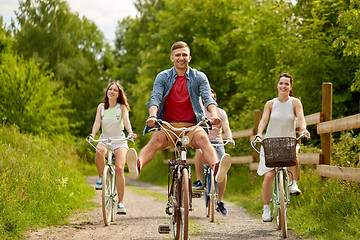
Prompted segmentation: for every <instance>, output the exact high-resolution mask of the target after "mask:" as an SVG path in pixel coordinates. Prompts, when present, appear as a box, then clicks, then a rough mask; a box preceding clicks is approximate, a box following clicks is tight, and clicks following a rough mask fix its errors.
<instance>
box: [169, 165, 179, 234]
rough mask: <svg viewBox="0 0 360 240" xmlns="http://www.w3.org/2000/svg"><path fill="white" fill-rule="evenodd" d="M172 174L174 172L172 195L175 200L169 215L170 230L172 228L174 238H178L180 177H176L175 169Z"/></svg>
mask: <svg viewBox="0 0 360 240" xmlns="http://www.w3.org/2000/svg"><path fill="white" fill-rule="evenodd" d="M173 174H175V176H173V177H174V178H175V181H174V187H173V190H172V191H173V193H172V196H174V199H175V202H174V206H173V213H172V216H171V224H172V230H173V235H174V239H179V237H180V230H181V228H180V227H181V225H180V221H181V218H180V215H181V214H180V202H181V194H179V193H180V191H181V179H179V178H178V177H177V173H175V171H174V172H173Z"/></svg>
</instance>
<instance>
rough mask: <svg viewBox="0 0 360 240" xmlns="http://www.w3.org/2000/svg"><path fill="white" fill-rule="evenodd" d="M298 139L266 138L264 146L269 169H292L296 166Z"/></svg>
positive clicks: (266, 163)
mask: <svg viewBox="0 0 360 240" xmlns="http://www.w3.org/2000/svg"><path fill="white" fill-rule="evenodd" d="M296 143H297V141H296V138H292V137H275V138H265V139H264V140H263V141H262V146H263V147H264V152H265V165H266V166H267V167H291V166H294V165H296Z"/></svg>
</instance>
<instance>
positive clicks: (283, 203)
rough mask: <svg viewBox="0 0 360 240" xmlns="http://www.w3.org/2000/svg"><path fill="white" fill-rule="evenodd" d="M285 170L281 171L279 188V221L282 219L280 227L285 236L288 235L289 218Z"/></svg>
mask: <svg viewBox="0 0 360 240" xmlns="http://www.w3.org/2000/svg"><path fill="white" fill-rule="evenodd" d="M284 183H285V181H284V172H283V171H279V189H280V214H279V221H280V228H281V233H282V236H283V237H284V238H286V237H287V219H286V208H287V202H286V198H285V194H286V192H285V185H284Z"/></svg>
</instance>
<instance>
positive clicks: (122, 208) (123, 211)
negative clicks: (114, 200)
mask: <svg viewBox="0 0 360 240" xmlns="http://www.w3.org/2000/svg"><path fill="white" fill-rule="evenodd" d="M116 213H117V214H124V215H125V214H126V208H125V205H124V203H122V202H120V203H118V204H117V209H116Z"/></svg>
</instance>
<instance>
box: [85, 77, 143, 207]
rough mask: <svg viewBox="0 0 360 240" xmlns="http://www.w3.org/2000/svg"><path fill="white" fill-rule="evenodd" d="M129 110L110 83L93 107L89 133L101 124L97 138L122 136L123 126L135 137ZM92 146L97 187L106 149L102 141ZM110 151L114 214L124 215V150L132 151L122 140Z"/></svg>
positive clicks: (117, 86) (115, 85)
mask: <svg viewBox="0 0 360 240" xmlns="http://www.w3.org/2000/svg"><path fill="white" fill-rule="evenodd" d="M129 110H130V106H129V104H128V102H127V98H126V95H125V92H124V90H123V88H122V86H121V85H120V84H118V83H116V82H112V83H110V84H109V86H108V87H107V89H106V92H105V96H104V102H103V103H100V104H99V106H98V108H97V112H96V118H95V122H94V125H93V128H92V132H91V134H90V135H91V136H92V137H95V135H96V133H97V132H98V131H99V129H100V126H101V130H102V133H101V135H100V138H99V139H107V138H123V137H125V134H124V132H123V130H124V127H125V129H126V131H127V132H128V134H129V135H131V134H132V135H133V138H134V139H135V138H136V134H134V133H133V131H132V128H131V124H130V120H129ZM96 148H97V151H96V155H95V165H96V168H97V171H98V173H99V179H98V181H97V182H96V183H95V188H96V189H97V190H101V189H102V174H103V170H104V167H105V162H104V157H103V156H106V155H107V149H106V148H105V145H104V144H103V143H99V144H98V145H97V147H96ZM112 151H113V153H114V157H115V174H116V189H117V192H118V201H119V202H118V205H117V213H118V214H126V208H125V205H124V203H123V198H124V191H125V176H124V167H125V161H126V154H127V152H128V151H135V150H134V149H133V148H131V149H129V147H128V145H127V142H126V141H124V142H114V143H112ZM100 153H101V154H100Z"/></svg>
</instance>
